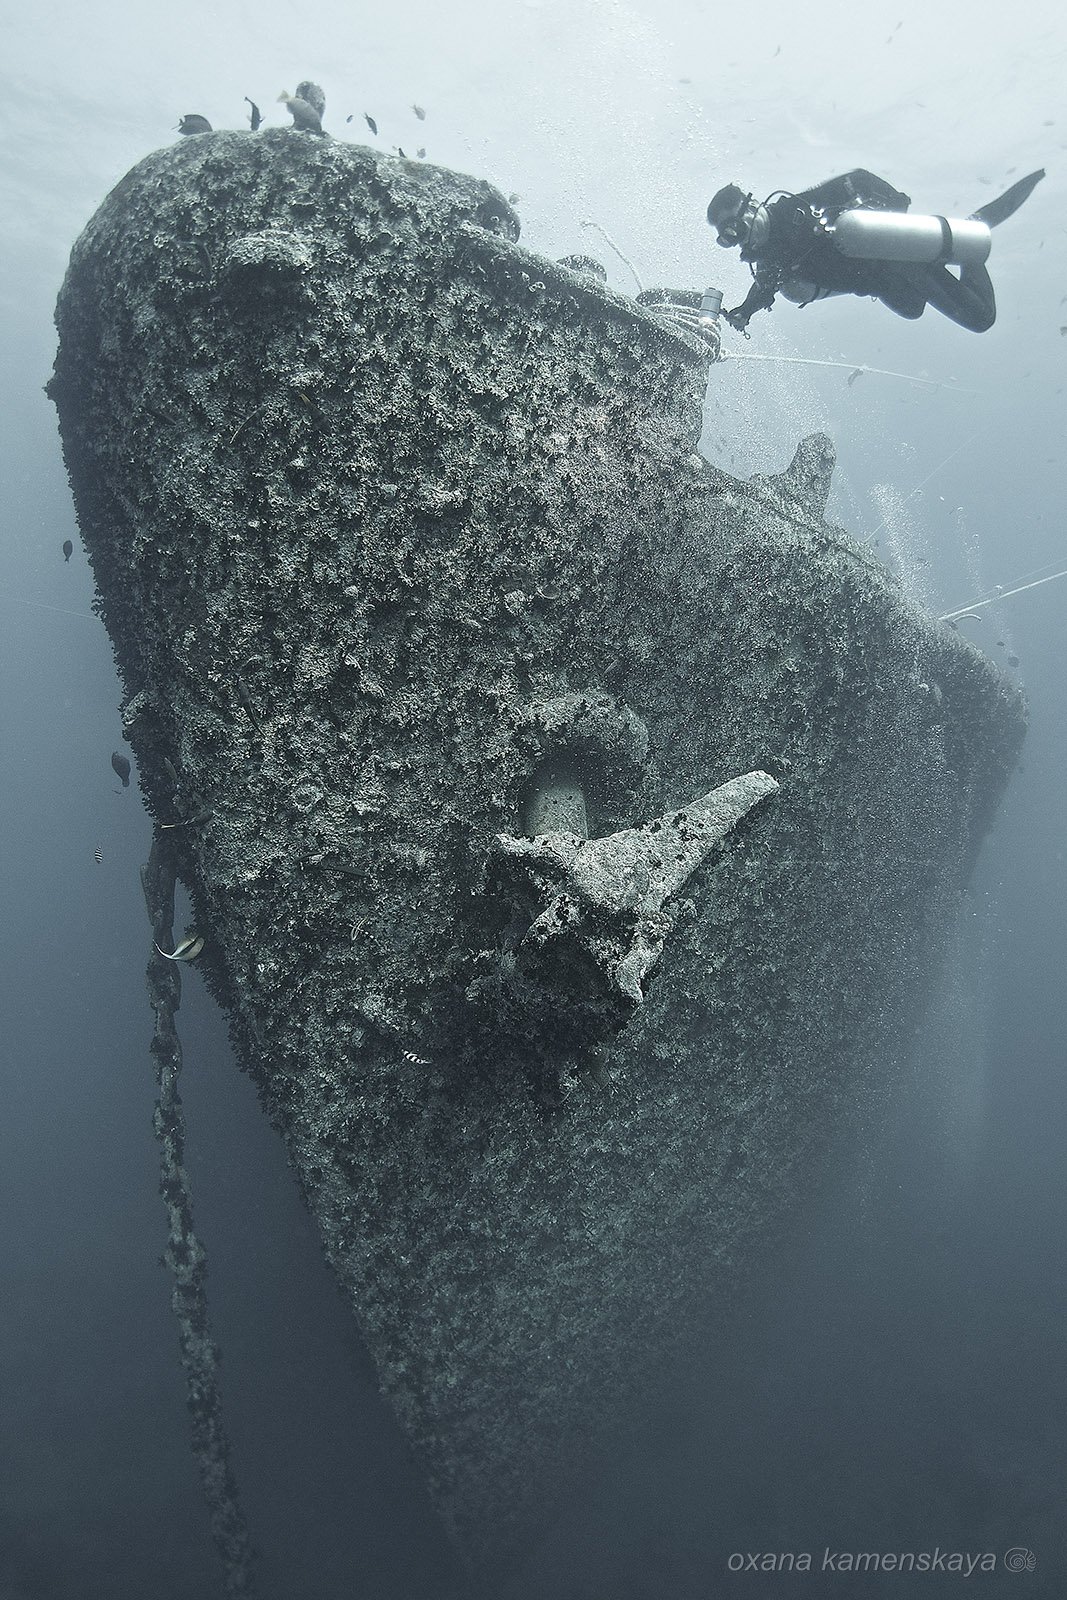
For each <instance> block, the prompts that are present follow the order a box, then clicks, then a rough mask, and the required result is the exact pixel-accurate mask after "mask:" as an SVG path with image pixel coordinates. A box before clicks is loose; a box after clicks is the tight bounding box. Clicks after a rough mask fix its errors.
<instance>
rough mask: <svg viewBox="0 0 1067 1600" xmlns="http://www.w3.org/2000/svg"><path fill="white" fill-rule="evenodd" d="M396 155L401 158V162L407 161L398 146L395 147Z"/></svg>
mask: <svg viewBox="0 0 1067 1600" xmlns="http://www.w3.org/2000/svg"><path fill="white" fill-rule="evenodd" d="M396 153H397V155H398V156H400V157H401V159H402V160H404V161H406V160H407V156H406V155H404V152H403V150H401V148H400V146H399V145H397V147H396Z"/></svg>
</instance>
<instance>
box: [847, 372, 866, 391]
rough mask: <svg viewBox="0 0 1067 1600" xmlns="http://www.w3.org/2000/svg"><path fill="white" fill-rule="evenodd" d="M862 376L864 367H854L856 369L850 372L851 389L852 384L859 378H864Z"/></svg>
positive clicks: (849, 383)
mask: <svg viewBox="0 0 1067 1600" xmlns="http://www.w3.org/2000/svg"><path fill="white" fill-rule="evenodd" d="M862 377H863V368H862V367H856V368H855V369H854V371H852V372H850V373H849V375H848V386H849V388H850V389H851V388H852V385H853V384H854V383H855V381H856V379H857V378H862Z"/></svg>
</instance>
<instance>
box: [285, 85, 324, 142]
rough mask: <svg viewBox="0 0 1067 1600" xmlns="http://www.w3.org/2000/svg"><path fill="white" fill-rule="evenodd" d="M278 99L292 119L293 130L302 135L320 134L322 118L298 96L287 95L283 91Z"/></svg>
mask: <svg viewBox="0 0 1067 1600" xmlns="http://www.w3.org/2000/svg"><path fill="white" fill-rule="evenodd" d="M278 99H279V100H284V101H285V104H286V105H287V106H288V107H289V115H290V116H291V117H292V119H293V127H294V128H299V129H300V131H301V132H302V133H321V132H322V118H321V117H320V116H319V114H318V112H317V111H316V110H315V107H314V106H313V105H309V104H308V102H307V101H306V100H301V99H300V97H299V96H298V95H295V94H288V93H287V92H286V90H284V89H283V90H282V92H281V94H280V95H279V96H278Z"/></svg>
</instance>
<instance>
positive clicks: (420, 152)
mask: <svg viewBox="0 0 1067 1600" xmlns="http://www.w3.org/2000/svg"><path fill="white" fill-rule="evenodd" d="M415 154H416V155H417V156H418V158H419V160H420V161H425V160H426V146H425V145H424V144H420V145H419V148H418V149H417V150H416V151H415Z"/></svg>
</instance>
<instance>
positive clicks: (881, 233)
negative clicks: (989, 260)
mask: <svg viewBox="0 0 1067 1600" xmlns="http://www.w3.org/2000/svg"><path fill="white" fill-rule="evenodd" d="M830 233H831V236H832V238H833V241H834V246H835V248H836V249H838V250H839V251H840V252H841V254H842V255H843V256H849V257H851V258H852V259H854V260H859V261H913V262H937V263H939V264H941V265H945V266H956V267H978V266H981V265H982V263H983V262H984V261H985V259H986V257H987V256H988V255H989V247H990V245H991V244H992V242H993V238H992V234H991V233H990V231H989V228H988V227H987V226H986V224H985V223H984V222H977V221H975V220H974V219H973V218H971V217H968V218H966V219H962V220H961V219H958V218H949V217H923V216H912V215H911V213H910V212H905V211H862V210H856V211H843V212H842V213H841V215H840V216H839V217H838V219H837V221H836V222H835V223H834V225H833V227H832V228H831V230H830Z"/></svg>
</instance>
